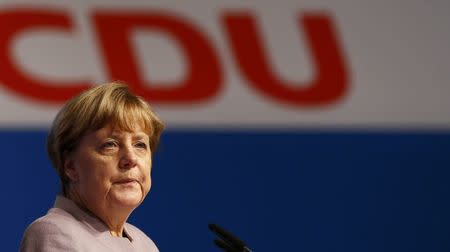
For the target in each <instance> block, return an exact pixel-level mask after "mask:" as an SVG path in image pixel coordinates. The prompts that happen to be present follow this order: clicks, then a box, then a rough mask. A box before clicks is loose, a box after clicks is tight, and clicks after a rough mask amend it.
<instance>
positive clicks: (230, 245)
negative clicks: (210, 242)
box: [208, 224, 252, 252]
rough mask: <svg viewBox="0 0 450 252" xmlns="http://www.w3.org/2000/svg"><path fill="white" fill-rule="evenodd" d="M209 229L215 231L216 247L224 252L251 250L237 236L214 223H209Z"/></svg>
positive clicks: (248, 251)
mask: <svg viewBox="0 0 450 252" xmlns="http://www.w3.org/2000/svg"><path fill="white" fill-rule="evenodd" d="M208 227H209V229H210V230H211V231H212V232H213V233H215V234H216V235H217V236H218V238H217V239H215V240H214V243H215V244H216V246H217V247H219V248H221V249H223V250H224V251H225V252H252V250H251V249H250V248H249V247H248V246H247V245H246V244H245V243H244V242H243V241H242V240H240V239H239V238H237V237H236V236H234V235H232V234H231V233H229V232H227V231H225V230H224V229H223V228H221V227H219V226H218V225H216V224H209V225H208Z"/></svg>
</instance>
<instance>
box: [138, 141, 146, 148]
mask: <svg viewBox="0 0 450 252" xmlns="http://www.w3.org/2000/svg"><path fill="white" fill-rule="evenodd" d="M136 147H138V148H142V149H147V144H146V143H144V142H138V143H136Z"/></svg>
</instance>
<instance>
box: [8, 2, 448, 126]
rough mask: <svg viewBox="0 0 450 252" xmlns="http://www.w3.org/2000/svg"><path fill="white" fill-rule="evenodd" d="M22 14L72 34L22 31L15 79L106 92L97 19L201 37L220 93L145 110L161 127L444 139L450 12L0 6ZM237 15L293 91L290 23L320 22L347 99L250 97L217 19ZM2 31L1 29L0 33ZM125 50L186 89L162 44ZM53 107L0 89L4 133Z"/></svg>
mask: <svg viewBox="0 0 450 252" xmlns="http://www.w3.org/2000/svg"><path fill="white" fill-rule="evenodd" d="M18 7H20V8H23V9H27V10H28V9H31V10H54V11H56V12H61V13H65V15H67V17H69V18H70V19H71V20H72V22H73V30H72V31H71V32H61V31H58V30H54V29H43V28H39V29H29V30H26V31H23V32H21V33H18V34H17V35H16V36H15V37H14V39H13V40H12V41H13V42H12V44H11V45H10V51H9V53H10V55H11V56H12V58H13V60H14V63H15V65H16V68H17V69H20V71H22V72H24V73H25V74H26V75H27V76H31V77H32V78H36V79H41V80H51V81H53V82H54V81H61V82H62V83H63V82H65V81H78V80H88V81H89V82H92V83H101V82H105V81H108V80H109V76H108V74H107V71H106V69H105V59H104V57H103V56H102V54H101V53H100V52H99V41H98V38H97V36H96V34H95V33H96V30H95V29H94V28H95V27H94V23H93V22H94V21H93V18H92V16H93V14H94V13H95V12H97V11H105V10H115V11H126V12H129V13H132V12H136V13H141V14H145V13H147V12H148V13H150V12H152V13H154V12H155V11H156V12H160V13H171V14H172V15H175V16H176V17H177V18H179V19H181V20H183V21H184V22H185V23H186V24H189V25H191V26H193V27H195V28H196V29H198V30H199V31H200V32H201V34H202V35H203V36H204V37H205V38H206V39H207V40H208V42H210V44H211V45H212V48H213V50H214V52H215V53H216V55H217V59H218V62H219V63H220V70H221V72H222V74H223V81H222V87H221V89H220V90H219V92H218V93H217V94H216V95H214V96H212V97H210V99H208V100H206V101H199V102H198V103H189V104H179V103H176V102H174V103H170V102H169V103H158V102H152V101H150V103H151V104H153V105H154V107H155V108H156V110H157V111H158V112H159V114H161V116H162V117H163V118H164V119H165V120H166V121H167V123H168V125H169V127H236V126H238V127H282V128H283V127H287V128H309V127H323V128H336V127H338V128H339V127H371V128H380V127H381V128H393V127H394V128H415V129H421V128H427V129H429V128H442V129H448V128H450V99H448V96H449V95H450V71H449V66H450V49H449V45H450V15H448V10H450V2H448V1H438V0H433V1H418V0H415V1H368V0H364V1H324V0H314V1H312V0H305V1H205V0H203V1H186V0H179V1H175V0H174V1H167V0H165V1H138V0H133V1H131V0H130V1H105V0H103V1H101V0H92V1H64V2H63V1H12V0H11V1H8V0H2V1H0V12H1V13H5V12H8V11H11V10H14V9H17V8H18ZM242 11H247V12H249V13H251V14H252V16H253V17H255V18H256V21H257V28H258V30H259V32H260V34H261V36H262V38H263V39H262V41H263V43H264V46H265V50H264V52H265V53H266V54H267V57H268V58H269V59H270V61H269V63H270V65H271V67H272V71H273V72H274V73H275V75H276V76H277V77H278V78H279V79H282V80H289V81H291V82H293V83H298V84H297V85H298V86H299V87H300V88H301V85H302V83H303V85H304V84H305V83H306V84H307V83H309V82H310V81H311V80H313V79H314V78H315V77H316V74H317V71H316V70H317V69H316V68H315V64H314V63H313V62H312V60H311V53H312V52H311V49H310V45H308V43H307V41H306V40H305V34H304V33H303V27H302V26H299V23H298V22H297V19H298V18H299V17H301V16H302V15H304V14H305V13H308V14H312V15H316V14H324V15H326V16H328V17H329V18H330V20H331V22H332V24H333V26H334V27H335V29H336V30H335V32H336V34H335V35H336V39H337V41H338V44H339V48H340V52H341V53H342V55H343V60H344V63H345V67H346V70H347V73H348V76H347V78H348V81H347V83H346V84H347V85H348V86H347V88H346V89H345V93H344V95H343V96H342V97H341V98H340V99H337V100H336V101H334V102H331V103H330V104H327V105H325V106H301V105H292V104H285V103H282V102H279V101H276V100H274V99H271V98H270V97H268V96H266V95H262V94H261V92H259V91H257V90H255V88H253V87H251V85H249V83H248V80H247V79H246V78H244V76H243V74H242V72H241V69H240V66H239V65H238V64H237V63H236V60H235V57H234V56H233V54H232V48H231V46H230V43H229V39H228V35H227V33H226V31H225V27H224V24H223V22H222V16H223V15H224V14H225V12H232V13H242ZM7 26H8V23H0V29H4V28H5V27H7ZM0 39H2V38H0ZM130 40H131V41H132V45H133V52H134V55H135V60H136V62H138V69H139V73H140V75H141V77H142V78H143V79H144V80H146V81H148V82H150V81H152V82H154V83H165V82H175V83H176V82H177V81H179V80H182V79H184V78H185V77H186V72H187V69H186V59H185V56H184V55H183V51H182V49H181V48H180V45H179V44H177V41H175V40H173V39H172V38H171V37H170V36H167V35H166V34H164V33H161V32H153V31H151V30H145V29H142V30H135V31H134V32H133V33H132V34H130ZM0 67H2V66H1V65H0ZM294 85H295V84H294ZM299 87H297V88H299ZM60 106H61V104H60V103H59V104H55V103H49V102H46V101H42V100H38V99H29V98H27V97H24V96H23V95H21V94H19V93H15V92H12V91H11V90H10V89H8V88H7V84H5V83H1V82H0V126H2V127H46V126H48V125H49V124H50V122H51V120H52V118H53V117H54V115H55V113H56V112H57V110H58V109H59V108H60Z"/></svg>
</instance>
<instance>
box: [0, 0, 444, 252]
mask: <svg viewBox="0 0 450 252" xmlns="http://www.w3.org/2000/svg"><path fill="white" fill-rule="evenodd" d="M449 10H450V3H449V2H448V1H440V0H430V1H419V0H410V1H387V0H383V1H369V0H362V1H351V0H339V1H330V0H314V1H312V0H304V1H290V0H282V1H265V0H260V1H237V0H236V1H235V0H227V1H207V0H165V1H162V0H155V1H148V0H147V1H145V0H130V1H113V0H91V1H64V2H63V1H56V0H55V1H51V0H48V1H12V0H11V1H9V0H2V1H0V141H1V143H2V144H1V145H0V152H1V157H2V160H3V161H2V170H3V171H2V177H3V179H2V182H1V183H0V196H1V199H2V204H1V206H2V208H1V210H0V213H1V216H3V217H2V218H3V220H2V223H3V224H4V226H3V228H2V231H0V234H1V236H2V238H3V239H2V240H3V241H4V242H3V249H2V250H4V251H14V250H17V248H18V246H19V243H20V240H21V237H22V233H23V231H24V229H25V228H26V227H27V225H29V224H30V223H31V222H32V221H33V220H34V219H36V218H37V217H39V216H42V215H44V214H45V213H46V211H47V210H48V209H49V208H50V207H51V206H52V205H53V201H54V199H55V196H56V195H57V194H58V192H59V182H58V178H57V176H56V173H55V172H54V170H53V168H52V167H51V165H50V162H49V160H48V158H47V155H46V150H45V141H46V134H47V131H48V129H49V126H50V124H51V122H52V120H53V118H54V116H55V114H56V113H57V111H58V110H59V109H60V108H61V106H62V104H63V103H64V101H66V100H67V99H69V98H70V97H72V96H73V95H75V94H77V93H78V92H80V91H81V90H84V89H86V88H88V87H90V86H93V85H95V84H96V83H103V82H107V81H111V80H122V81H125V82H127V83H129V85H130V87H131V88H132V89H133V90H134V91H135V92H136V93H137V94H139V95H141V96H142V97H144V98H145V99H146V100H148V101H149V103H150V104H152V105H153V106H154V108H155V110H156V111H157V112H158V114H159V115H160V116H161V117H162V118H163V119H164V120H165V121H166V123H167V126H168V129H167V131H166V132H165V133H164V135H163V137H162V143H161V145H160V148H159V150H158V152H157V153H156V154H155V156H154V165H153V174H152V175H153V187H152V191H151V192H150V194H149V196H148V197H147V199H146V201H145V202H144V204H143V205H142V206H141V207H139V208H138V209H137V210H136V211H135V212H134V213H133V214H132V217H131V219H130V222H131V223H133V224H135V225H137V226H138V227H140V228H141V229H142V230H144V231H145V232H146V233H147V234H148V235H149V236H150V237H151V238H152V239H153V240H154V241H155V243H156V244H157V245H158V247H159V248H160V250H161V251H211V252H212V251H219V250H218V249H216V248H215V247H214V245H213V243H212V241H213V238H214V236H213V235H212V234H211V233H210V232H209V230H208V228H207V224H208V223H217V224H219V225H221V226H222V227H224V228H225V229H227V230H229V231H231V232H232V233H234V234H236V235H237V236H239V237H240V238H242V239H243V240H244V241H246V243H247V244H248V245H249V246H250V247H251V248H253V249H254V250H255V251H258V252H263V251H267V252H273V251H287V250H289V251H305V252H310V251H311V252H312V251H317V252H322V251H342V252H344V251H345V252H351V251H354V252H360V251H449V250H450V241H449V240H450V239H449V236H450V215H449V213H450V204H449V198H450V197H449V196H450V185H449V183H448V181H449V179H450V170H449V168H450V155H449V153H450V99H448V97H449V95H450V71H449V66H450V49H449V45H450V16H449V15H448V13H449Z"/></svg>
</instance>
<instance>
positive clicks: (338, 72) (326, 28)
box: [224, 14, 348, 106]
mask: <svg viewBox="0 0 450 252" xmlns="http://www.w3.org/2000/svg"><path fill="white" fill-rule="evenodd" d="M255 23H256V22H255V20H254V19H253V18H252V17H251V15H250V14H227V15H225V16H224V24H225V28H226V30H227V33H228V36H229V40H230V44H231V47H232V49H233V53H234V57H235V59H236V61H237V63H238V65H239V67H240V68H241V71H242V74H243V75H244V77H246V78H247V80H248V81H249V83H250V84H251V85H252V86H253V87H254V88H256V89H257V90H259V91H261V92H262V94H264V95H266V96H268V97H270V98H273V99H275V100H277V101H279V102H283V103H287V104H290V105H294V106H319V105H326V104H330V103H333V102H336V101H337V100H339V98H341V97H342V96H343V95H344V94H345V92H346V90H347V89H348V77H347V74H348V73H347V69H346V67H345V63H344V59H343V56H342V54H341V50H340V48H339V46H338V41H337V39H336V32H335V29H334V28H333V25H332V22H331V21H330V18H329V17H328V16H325V15H304V16H303V17H302V18H300V19H299V26H300V27H301V26H302V25H303V27H304V29H305V34H306V38H307V42H308V43H309V46H310V47H311V51H312V56H313V57H312V58H313V61H314V65H315V67H316V71H317V76H316V77H315V79H314V80H312V81H311V83H308V85H307V86H306V87H294V86H293V85H289V83H286V82H283V81H282V80H280V79H279V78H277V76H275V75H274V74H273V73H272V71H271V69H270V65H269V62H268V61H267V59H266V57H265V55H264V49H263V45H262V42H261V37H260V35H259V34H258V32H257V29H256V24H255Z"/></svg>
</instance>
